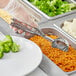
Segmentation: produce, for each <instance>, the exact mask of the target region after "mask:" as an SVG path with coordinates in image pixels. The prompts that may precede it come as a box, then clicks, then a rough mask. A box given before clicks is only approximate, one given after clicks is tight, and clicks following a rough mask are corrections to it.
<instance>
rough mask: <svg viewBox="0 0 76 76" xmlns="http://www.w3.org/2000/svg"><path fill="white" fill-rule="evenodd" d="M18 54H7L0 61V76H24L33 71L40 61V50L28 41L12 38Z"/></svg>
mask: <svg viewBox="0 0 76 76" xmlns="http://www.w3.org/2000/svg"><path fill="white" fill-rule="evenodd" d="M12 38H13V40H14V41H15V42H16V43H18V44H19V45H20V46H21V47H20V52H17V53H12V52H10V53H7V54H5V55H4V57H3V58H2V59H0V76H24V75H27V74H29V73H30V72H32V71H34V70H35V69H36V68H37V67H38V65H39V64H40V62H41V60H42V52H41V50H40V48H39V47H38V46H37V45H36V44H35V43H33V42H32V41H30V40H27V39H25V38H21V37H15V36H12Z"/></svg>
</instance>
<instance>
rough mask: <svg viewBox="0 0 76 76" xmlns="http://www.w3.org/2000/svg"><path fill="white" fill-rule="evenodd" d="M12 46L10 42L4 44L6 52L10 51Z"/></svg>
mask: <svg viewBox="0 0 76 76" xmlns="http://www.w3.org/2000/svg"><path fill="white" fill-rule="evenodd" d="M10 50H11V48H10V47H9V45H8V44H4V53H8V52H10Z"/></svg>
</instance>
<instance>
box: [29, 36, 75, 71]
mask: <svg viewBox="0 0 76 76" xmlns="http://www.w3.org/2000/svg"><path fill="white" fill-rule="evenodd" d="M49 37H51V38H53V39H56V38H57V36H55V35H50V36H49ZM30 40H32V41H33V42H35V43H36V44H37V45H38V46H39V47H40V48H41V50H42V52H43V53H44V54H45V55H46V56H47V57H48V58H49V59H51V60H52V61H53V62H54V63H55V64H56V65H57V66H59V67H60V68H61V69H62V70H63V71H65V72H70V71H74V70H76V50H75V49H74V48H73V47H72V46H69V50H68V52H64V51H62V50H59V49H58V48H53V47H52V46H51V43H50V42H49V41H47V40H46V39H44V38H42V37H40V36H37V35H35V36H34V37H32V38H30Z"/></svg>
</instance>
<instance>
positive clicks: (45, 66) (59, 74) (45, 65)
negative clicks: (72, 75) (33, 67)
mask: <svg viewBox="0 0 76 76" xmlns="http://www.w3.org/2000/svg"><path fill="white" fill-rule="evenodd" d="M39 67H40V68H41V69H42V70H43V71H44V72H45V73H46V74H47V75H48V76H68V75H66V73H64V72H63V71H62V70H61V69H60V68H59V67H58V66H56V64H54V63H53V62H52V61H51V60H49V58H47V57H46V56H45V55H44V56H43V60H42V62H41V64H40V66H39Z"/></svg>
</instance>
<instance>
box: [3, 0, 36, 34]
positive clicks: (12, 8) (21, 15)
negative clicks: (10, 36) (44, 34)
mask: <svg viewBox="0 0 76 76" xmlns="http://www.w3.org/2000/svg"><path fill="white" fill-rule="evenodd" d="M4 9H5V10H7V11H8V12H9V13H10V14H11V15H12V16H13V17H14V18H16V19H18V20H20V21H22V22H26V23H28V24H30V25H31V26H34V27H37V23H36V22H35V21H34V19H33V18H32V16H31V14H30V13H29V12H28V10H26V8H25V7H24V5H22V4H20V3H19V2H18V0H9V3H8V5H7V6H6V7H5V8H4ZM11 28H12V29H13V30H15V31H18V32H19V33H23V31H22V30H20V29H17V28H15V27H11ZM28 28H29V27H28ZM26 34H27V35H29V33H26Z"/></svg>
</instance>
